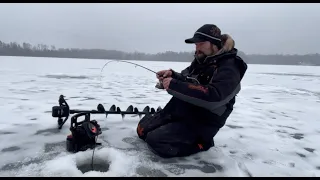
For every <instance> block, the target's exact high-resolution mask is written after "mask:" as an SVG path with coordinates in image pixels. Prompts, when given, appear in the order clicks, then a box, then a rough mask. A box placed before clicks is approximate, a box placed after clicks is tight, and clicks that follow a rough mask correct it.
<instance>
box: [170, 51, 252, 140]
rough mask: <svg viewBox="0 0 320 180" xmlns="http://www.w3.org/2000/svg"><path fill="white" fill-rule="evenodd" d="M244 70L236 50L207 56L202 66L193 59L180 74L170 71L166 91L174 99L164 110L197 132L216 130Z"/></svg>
mask: <svg viewBox="0 0 320 180" xmlns="http://www.w3.org/2000/svg"><path fill="white" fill-rule="evenodd" d="M246 70H247V64H246V63H245V62H244V61H243V60H242V59H241V58H240V57H239V56H237V49H235V48H234V49H232V50H231V51H229V52H226V53H222V54H220V55H215V56H212V57H207V58H206V59H205V60H204V62H203V63H201V64H199V63H198V61H197V60H194V61H193V62H192V63H191V65H190V66H189V67H187V68H186V69H184V70H183V71H182V72H181V73H178V72H175V71H172V72H173V74H172V78H173V79H172V81H171V83H170V85H169V89H168V90H167V91H168V93H169V94H171V95H172V96H173V97H172V98H171V100H170V101H169V102H168V104H167V105H166V106H165V108H164V111H165V112H166V113H169V114H170V115H171V116H172V117H173V119H176V120H181V121H185V122H186V123H189V124H190V125H191V126H193V127H195V128H197V127H198V130H199V131H202V130H201V129H203V127H207V128H209V129H211V130H212V128H214V129H216V130H218V129H220V128H221V127H222V126H224V124H225V122H226V120H227V118H228V117H229V115H230V113H231V112H232V110H233V105H234V104H235V96H236V94H237V93H238V92H239V91H240V82H241V80H242V78H243V76H244V74H245V72H246ZM199 83H200V84H199ZM199 128H200V129H199ZM213 136H214V135H213Z"/></svg>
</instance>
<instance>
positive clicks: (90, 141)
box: [66, 112, 102, 153]
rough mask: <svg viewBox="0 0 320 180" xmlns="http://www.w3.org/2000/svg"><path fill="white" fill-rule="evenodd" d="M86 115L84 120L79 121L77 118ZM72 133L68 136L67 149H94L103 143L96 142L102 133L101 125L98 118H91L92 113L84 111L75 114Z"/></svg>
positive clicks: (72, 150)
mask: <svg viewBox="0 0 320 180" xmlns="http://www.w3.org/2000/svg"><path fill="white" fill-rule="evenodd" d="M81 116H85V119H84V120H83V121H80V122H77V119H78V118H79V117H81ZM70 131H71V134H70V135H69V136H67V142H66V146H67V151H69V152H74V153H76V152H78V151H85V150H87V149H89V148H90V149H92V148H94V147H96V146H97V145H101V143H97V142H96V138H97V137H98V135H100V134H101V133H102V131H101V128H100V125H99V124H98V122H97V121H96V120H90V113H88V112H83V113H78V114H76V115H74V116H73V117H72V118H71V126H70Z"/></svg>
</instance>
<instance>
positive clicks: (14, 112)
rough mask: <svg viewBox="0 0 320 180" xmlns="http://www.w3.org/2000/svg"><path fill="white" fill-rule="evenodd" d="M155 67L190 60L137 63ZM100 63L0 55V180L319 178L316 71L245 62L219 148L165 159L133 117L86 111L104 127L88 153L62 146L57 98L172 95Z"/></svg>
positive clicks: (86, 100) (123, 103) (136, 71)
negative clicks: (20, 179)
mask: <svg viewBox="0 0 320 180" xmlns="http://www.w3.org/2000/svg"><path fill="white" fill-rule="evenodd" d="M134 62H136V63H138V64H141V65H144V66H146V67H148V68H151V69H153V70H155V71H158V70H162V69H168V68H173V69H174V70H177V71H179V70H182V69H183V68H185V67H186V66H187V65H188V64H189V63H185V62H184V63H177V62H148V61H134ZM105 63H106V60H85V59H58V58H31V57H0V64H1V66H0V101H1V103H0V113H1V118H0V142H1V143H0V151H1V153H0V176H320V158H319V153H320V151H319V150H320V143H319V137H320V130H319V127H320V67H307V66H269V65H252V64H249V68H248V72H247V74H246V76H245V78H244V79H243V83H242V91H241V92H240V93H239V95H238V97H237V103H236V105H235V108H234V112H233V114H232V115H231V116H230V118H229V119H228V120H227V123H226V125H225V126H224V127H223V128H222V129H221V130H220V132H219V133H218V134H217V135H216V137H215V144H216V147H213V148H211V149H210V150H209V151H207V152H201V153H198V154H196V155H192V156H189V157H185V158H172V159H162V158H159V157H157V156H156V155H153V154H152V153H151V152H149V150H148V148H147V146H146V144H145V143H143V142H142V141H141V140H140V139H139V138H138V137H137V135H136V131H135V130H136V125H137V122H138V121H139V117H132V116H126V117H125V118H124V119H122V118H121V116H120V115H109V116H108V118H105V116H104V115H92V118H93V119H96V120H98V122H99V124H100V125H101V126H102V129H103V133H102V135H100V136H99V138H98V141H99V142H102V144H103V146H102V147H100V148H97V149H96V150H95V154H94V165H95V169H96V171H90V163H91V156H92V150H88V151H85V152H79V153H76V154H71V153H68V152H66V150H65V140H66V136H67V135H68V134H69V125H70V119H69V121H67V123H66V124H65V125H64V127H63V128H62V129H61V130H58V129H57V119H55V118H53V117H52V116H51V108H52V106H56V105H58V98H59V95H60V94H63V95H65V96H66V99H67V102H68V103H69V105H70V107H71V108H74V109H96V107H97V105H98V104H99V103H101V104H103V105H104V106H105V108H108V109H109V107H111V105H113V104H115V105H116V106H117V107H120V108H121V109H122V110H125V109H126V108H127V107H128V106H129V105H133V106H134V107H137V108H138V109H139V110H142V109H143V108H144V107H145V106H147V105H148V106H150V107H154V108H157V107H158V106H161V107H164V105H165V104H166V102H167V101H168V100H169V99H170V95H169V94H167V93H166V92H165V91H163V90H158V89H156V88H155V87H154V86H155V84H156V82H157V80H156V78H155V75H154V74H153V73H151V72H149V71H146V70H145V69H142V68H140V67H134V66H133V65H130V64H125V63H119V62H114V63H110V64H109V65H108V66H106V67H105V69H104V71H103V73H102V75H103V76H102V78H101V79H100V70H101V68H102V66H103V65H104V64H105Z"/></svg>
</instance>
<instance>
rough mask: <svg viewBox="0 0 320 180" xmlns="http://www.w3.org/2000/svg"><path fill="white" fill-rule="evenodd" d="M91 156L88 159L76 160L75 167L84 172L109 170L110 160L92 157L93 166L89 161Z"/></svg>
mask: <svg viewBox="0 0 320 180" xmlns="http://www.w3.org/2000/svg"><path fill="white" fill-rule="evenodd" d="M91 160H92V159H91V156H90V158H89V159H86V160H85V161H81V162H77V168H78V169H79V170H80V171H81V172H82V173H86V172H89V171H99V172H107V171H109V166H110V162H109V161H108V160H103V159H100V158H99V159H98V158H95V157H94V158H93V166H92V161H91Z"/></svg>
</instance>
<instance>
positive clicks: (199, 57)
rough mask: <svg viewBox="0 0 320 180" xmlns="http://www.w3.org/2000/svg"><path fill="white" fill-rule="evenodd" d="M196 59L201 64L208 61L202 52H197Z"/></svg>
mask: <svg viewBox="0 0 320 180" xmlns="http://www.w3.org/2000/svg"><path fill="white" fill-rule="evenodd" d="M194 57H195V58H196V59H197V60H198V62H199V63H200V64H201V63H202V62H203V61H204V60H205V59H206V57H207V55H205V54H204V53H203V52H202V51H196V52H195V54H194Z"/></svg>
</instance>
